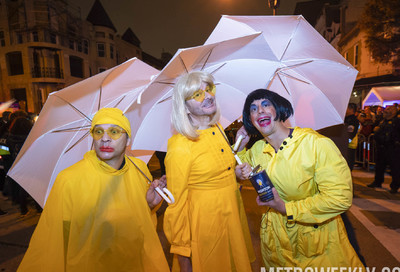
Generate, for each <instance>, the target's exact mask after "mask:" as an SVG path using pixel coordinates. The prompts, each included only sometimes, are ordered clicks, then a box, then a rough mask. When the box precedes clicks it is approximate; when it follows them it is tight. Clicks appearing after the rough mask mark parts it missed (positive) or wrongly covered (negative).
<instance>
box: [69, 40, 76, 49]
mask: <svg viewBox="0 0 400 272" xmlns="http://www.w3.org/2000/svg"><path fill="white" fill-rule="evenodd" d="M68 47H69V49H72V50H74V49H75V41H74V40H68Z"/></svg>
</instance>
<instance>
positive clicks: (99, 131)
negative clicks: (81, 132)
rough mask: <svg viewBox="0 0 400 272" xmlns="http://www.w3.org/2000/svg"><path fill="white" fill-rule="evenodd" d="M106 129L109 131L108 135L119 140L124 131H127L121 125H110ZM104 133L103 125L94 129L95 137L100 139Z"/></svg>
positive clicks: (93, 134)
mask: <svg viewBox="0 0 400 272" xmlns="http://www.w3.org/2000/svg"><path fill="white" fill-rule="evenodd" d="M106 131H107V134H108V136H110V138H111V139H113V140H118V139H119V138H120V137H121V135H122V134H123V133H126V131H125V130H123V129H122V128H120V127H109V128H108V129H107V130H106ZM103 135H104V129H103V128H101V127H94V128H93V130H92V136H93V139H95V140H96V141H98V140H100V139H101V138H103Z"/></svg>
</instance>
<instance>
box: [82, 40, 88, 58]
mask: <svg viewBox="0 0 400 272" xmlns="http://www.w3.org/2000/svg"><path fill="white" fill-rule="evenodd" d="M83 53H85V54H86V55H87V54H89V41H88V40H83Z"/></svg>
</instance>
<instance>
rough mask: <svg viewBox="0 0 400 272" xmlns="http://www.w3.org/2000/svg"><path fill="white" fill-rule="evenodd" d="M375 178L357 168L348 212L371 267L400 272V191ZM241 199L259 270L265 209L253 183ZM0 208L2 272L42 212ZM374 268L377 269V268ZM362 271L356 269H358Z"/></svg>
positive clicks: (1, 203)
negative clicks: (23, 212) (378, 183)
mask: <svg viewBox="0 0 400 272" xmlns="http://www.w3.org/2000/svg"><path fill="white" fill-rule="evenodd" d="M149 168H150V170H151V172H152V174H153V176H155V177H157V176H159V172H160V171H159V164H158V161H157V159H152V160H151V161H150V163H149ZM373 178H374V173H373V171H370V172H368V171H366V170H363V169H355V170H353V184H354V199H353V205H352V207H351V208H350V210H349V211H348V212H347V215H348V218H349V220H350V222H351V224H352V226H353V229H354V232H355V235H356V238H357V241H358V245H359V247H360V252H361V254H362V255H363V257H364V259H365V261H366V264H367V267H369V268H370V270H369V271H371V272H372V271H374V272H381V271H382V272H391V271H393V272H399V271H400V193H398V194H395V195H393V194H390V193H389V183H390V180H391V178H390V176H387V177H386V178H385V183H384V185H383V188H382V189H372V188H368V187H367V186H366V185H367V184H369V183H371V182H372V181H373ZM242 197H243V201H244V205H245V209H246V213H247V217H248V222H249V227H250V232H251V235H252V241H253V246H254V249H255V252H256V257H257V259H256V261H255V262H254V263H253V264H252V268H253V271H261V268H262V261H261V253H260V239H259V226H260V222H261V215H262V213H263V208H261V207H259V206H257V204H256V202H255V198H256V192H255V191H254V189H253V188H252V187H251V185H250V183H247V182H245V183H244V184H243V187H242ZM0 208H1V209H2V210H4V211H6V212H7V214H5V215H1V216H0V272H13V271H16V270H17V267H18V264H19V263H20V262H21V260H22V257H23V255H24V253H25V251H26V249H27V247H28V244H29V240H30V237H31V235H32V233H33V231H34V228H35V226H36V224H37V222H38V220H39V217H40V214H38V213H37V211H36V209H35V208H34V207H33V206H31V207H30V212H29V214H28V215H27V216H25V217H21V216H20V213H19V210H18V207H17V206H15V205H12V203H11V202H10V201H9V200H8V199H7V198H5V197H3V196H2V195H1V194H0ZM159 214H160V216H159V217H158V219H159V220H158V221H159V225H158V233H159V236H160V240H161V243H162V245H163V248H164V250H165V252H166V256H167V260H168V262H169V264H171V262H172V256H171V255H170V254H169V253H168V250H169V244H168V242H167V240H166V238H165V236H164V234H163V232H162V218H163V216H162V213H161V212H160V213H159ZM374 269H375V270H374ZM357 272H358V271H357Z"/></svg>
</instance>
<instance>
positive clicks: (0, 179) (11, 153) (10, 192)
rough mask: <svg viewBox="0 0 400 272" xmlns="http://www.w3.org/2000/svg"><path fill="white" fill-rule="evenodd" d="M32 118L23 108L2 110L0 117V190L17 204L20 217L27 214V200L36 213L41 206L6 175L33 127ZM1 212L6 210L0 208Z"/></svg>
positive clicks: (39, 210) (3, 212)
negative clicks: (31, 203) (1, 167)
mask: <svg viewBox="0 0 400 272" xmlns="http://www.w3.org/2000/svg"><path fill="white" fill-rule="evenodd" d="M33 123H34V120H33V119H32V118H31V115H30V114H28V112H26V111H24V110H17V111H14V112H11V111H4V112H3V113H2V117H1V118H0V155H1V163H2V166H3V169H0V172H1V173H0V190H1V191H2V193H3V196H5V197H7V198H8V199H10V201H12V203H13V204H14V205H18V206H19V209H20V213H21V217H24V216H26V215H27V214H28V212H29V208H28V204H29V202H33V204H34V206H35V208H36V209H37V211H38V213H40V212H41V210H42V208H41V207H40V206H39V204H37V203H36V202H35V200H34V199H32V198H31V197H30V196H29V194H28V193H27V192H26V191H25V190H24V188H22V187H21V186H20V185H19V184H18V183H17V182H16V181H14V180H13V179H12V178H11V177H9V176H7V172H8V170H10V168H11V166H12V164H13V163H14V161H15V159H16V158H17V155H18V153H19V151H20V149H21V148H22V146H23V144H24V142H25V140H26V138H27V137H28V134H29V132H30V131H31V129H32V127H33ZM0 213H1V214H5V213H6V212H5V211H3V210H1V209H0Z"/></svg>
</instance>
